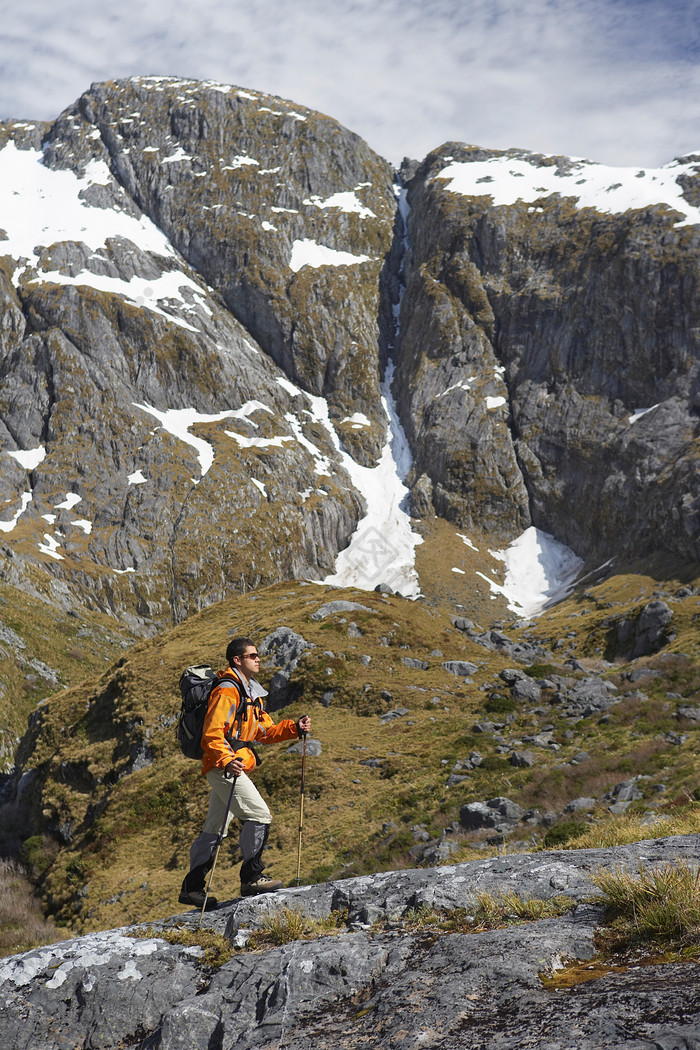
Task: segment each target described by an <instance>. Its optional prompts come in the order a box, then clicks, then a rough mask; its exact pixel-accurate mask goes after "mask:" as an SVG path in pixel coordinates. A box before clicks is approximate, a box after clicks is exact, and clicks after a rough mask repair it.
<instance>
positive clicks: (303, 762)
mask: <svg viewBox="0 0 700 1050" xmlns="http://www.w3.org/2000/svg"><path fill="white" fill-rule="evenodd" d="M301 740H302V743H301V794H300V796H299V845H298V847H297V877H296V879H295V880H294V881H295V882H296V884H297V886H298V885H299V884H300V882H301V878H300V876H299V872H300V871H301V831H302V828H303V827H304V776H305V772H306V733H304V732H302V734H301Z"/></svg>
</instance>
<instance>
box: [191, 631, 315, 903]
mask: <svg viewBox="0 0 700 1050" xmlns="http://www.w3.org/2000/svg"><path fill="white" fill-rule="evenodd" d="M226 659H227V661H228V667H227V668H226V670H225V671H223V672H221V673H220V674H219V675H218V676H217V677H218V682H217V684H216V685H215V687H214V688H213V689H212V692H211V696H210V698H209V703H208V707H207V713H206V717H205V719H204V728H203V730H202V739H201V746H202V752H203V758H202V775H203V776H205V777H206V778H207V780H208V782H209V786H210V787H211V796H210V798H209V810H208V813H207V818H206V820H205V822H204V826H203V828H202V831H201V833H200V834H199V835H198V836H197V838H196V839H195V840H194V842H193V843H192V847H191V849H190V870H189V872H188V873H187V875H186V876H185V880H184V882H183V884H182V890H181V891H180V898H179V899H180V903H181V904H189V905H191V906H192V907H195V908H204V906H205V905H206V908H207V910H208V909H210V908H214V907H216V903H217V902H216V898H215V897H211V896H208V892H207V891H206V890H205V881H206V876H207V873H208V872H209V871H210V870H211V868H212V866H213V864H214V858H215V854H216V850H217V845H218V844H219V843H220V841H221V838H222V837H223V836H225V835H226V833H227V831H228V826H229V824H230V822H231V820H232V819H233V818H234V817H236V818H237V819H238V820H240V821H241V824H242V827H241V834H240V848H241V853H242V854H243V863H242V865H241V894H242V896H251V895H253V894H256V893H269V892H270V891H272V890H277V889H279V888H280V887H281V885H282V883H281V882H280V881H279V880H277V879H271V878H268V876H266V875H263V868H264V867H265V865H264V864H263V862H262V852H263V849H264V848H265V843H266V842H267V838H268V835H269V831H270V822H271V820H272V817H271V814H270V810H269V808H268V806H267V803H266V802H265V801H264V799H263V798H262V796H261V795H260V792H259V791H258V789H257V788H256V787H255V785H254V784H253V781H252V780H251V778H250V775H249V774H251V773H252V772H253V770H254V769H255V767H256V765H257V764H258V761H259V760H258V757H257V755H256V753H255V750H254V744H255V743H262V744H274V743H278V742H280V741H282V740H292V739H296V738H297V737H301V736H302V735H303V734H306V733H308V731H309V729H310V727H311V720H310V718H309V716H308V715H304V716H303V717H302V718H300V719H299V721H298V722H294V721H293V720H292V719H291V718H285V719H282V720H281V721H280V722H278V723H275V722H274V721H273V720H272V718H271V717H270V715H269V714H268V713H267V711H265V708H264V706H263V697H265V696H267V691H266V690H265V689H263V688H262V686H261V685H260V683H259V682H258V681H256V679H255V678H254V675H255V674H256V673H257V671H258V668H259V666H260V657H259V656H258V653H257V649H256V646H255V643H254V642H252V641H251V640H250V638H234V639H232V641H231V642H229V644H228V647H227V649H226ZM234 779H235V788H234V790H232V786H233V785H232V782H233V781H234Z"/></svg>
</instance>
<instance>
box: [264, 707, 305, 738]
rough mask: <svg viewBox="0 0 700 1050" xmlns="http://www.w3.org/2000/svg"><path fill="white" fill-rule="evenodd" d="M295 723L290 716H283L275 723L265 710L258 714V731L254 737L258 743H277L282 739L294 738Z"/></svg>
mask: <svg viewBox="0 0 700 1050" xmlns="http://www.w3.org/2000/svg"><path fill="white" fill-rule="evenodd" d="M297 737H298V733H297V724H296V722H295V721H294V719H292V718H283V719H282V720H281V721H280V722H277V723H275V722H274V721H273V720H272V718H271V717H270V715H268V713H267V711H261V713H260V714H259V715H258V731H257V733H256V734H255V739H256V741H257V742H258V743H260V744H279V743H280V742H281V741H282V740H296V739H297Z"/></svg>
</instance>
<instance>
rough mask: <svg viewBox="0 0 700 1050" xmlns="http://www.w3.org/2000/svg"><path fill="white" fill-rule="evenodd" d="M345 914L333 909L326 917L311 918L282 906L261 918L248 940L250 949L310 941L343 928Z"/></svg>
mask: <svg viewBox="0 0 700 1050" xmlns="http://www.w3.org/2000/svg"><path fill="white" fill-rule="evenodd" d="M346 920H347V915H346V914H345V913H343V912H338V911H333V912H331V914H330V915H329V916H328V917H327V918H323V919H312V918H310V917H309V916H308V915H305V914H304V913H303V912H302V911H300V910H299V909H298V908H282V909H281V911H278V912H277V913H276V914H274V915H268V916H266V917H265V919H263V922H262V927H261V929H259V930H255V931H254V932H253V933H252V934H251V936H250V939H249V941H248V945H247V947H248V948H249V949H251V950H256V949H266V948H275V947H277V946H278V945H281V944H290V943H291V942H292V941H311V940H315V939H316V938H317V937H325V936H327V935H328V934H334V933H339V932H340V931H341V930H344V929H345V925H346Z"/></svg>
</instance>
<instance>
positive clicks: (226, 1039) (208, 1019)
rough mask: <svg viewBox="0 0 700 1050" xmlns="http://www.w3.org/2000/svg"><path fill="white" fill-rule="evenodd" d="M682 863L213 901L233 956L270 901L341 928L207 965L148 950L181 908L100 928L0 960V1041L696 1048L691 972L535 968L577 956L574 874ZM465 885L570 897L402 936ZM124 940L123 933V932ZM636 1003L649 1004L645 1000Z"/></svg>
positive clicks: (655, 858) (538, 857)
mask: <svg viewBox="0 0 700 1050" xmlns="http://www.w3.org/2000/svg"><path fill="white" fill-rule="evenodd" d="M680 859H683V860H685V861H687V862H689V863H695V864H696V863H697V862H698V860H700V852H699V850H698V844H697V836H688V837H686V838H673V839H666V840H654V841H648V842H641V843H637V844H634V845H631V846H625V847H619V848H618V849H608V850H586V851H578V852H576V851H569V852H559V853H540V854H531V855H522V856H517V857H505V856H504V857H499V858H496V859H494V860H490V861H474V862H470V863H466V864H459V865H455V866H451V867H444V868H436V869H429V870H421V871H402V872H388V873H386V874H383V875H374V876H366V877H363V878H359V879H347V880H343V881H341V882H336V883H332V884H323V885H319V886H309V887H301V888H299V889H296V890H284V891H281V892H280V893H278V894H275V895H274V896H272V895H270V896H267V897H261V898H256V899H248V900H241V901H238V902H229V903H227V904H225V905H223V906H220V907H219V909H218V910H217V911H215V912H212V913H208V914H207V915H206V916H205V920H204V922H205V926H206V927H207V928H212V929H214V930H218V931H220V932H225V934H226V936H227V937H228V938H229V939H230V940H231V941H232V942H233V943H236V944H239V945H241V946H244V945H245V943H246V939H247V936H248V933H249V931H251V930H253V929H255V928H257V927H259V926H260V925H261V924H262V922H263V921H264V920H265V918H266V917H269V916H271V915H273V914H274V913H275V912H278V911H280V910H283V909H285V908H287V909H289V908H291V909H294V910H296V911H300V912H302V913H304V914H306V915H309V916H311V917H316V918H318V917H322V916H327V915H329V914H330V913H331V911H340V912H343V913H344V914H345V916H346V919H345V922H346V930H345V931H343V932H340V933H339V934H338V935H337V936H326V937H321V938H320V939H318V940H315V941H295V942H293V943H291V944H287V945H284V946H283V947H280V948H274V949H271V950H268V951H266V952H264V953H262V954H260V953H248V952H245V951H242V952H238V953H237V954H235V955H234V957H233V958H232V959H230V961H229V962H226V963H224V964H223V965H222V966H221V967H220V968H218V969H212V968H211V967H210V966H208V965H207V964H206V962H205V960H204V959H203V956H202V950H201V949H200V948H198V947H183V946H181V945H177V944H170V943H166V941H165V940H163V939H162V938H161V937H159V933H160V932H161V931H160V930H159V928H158V927H159V925H160V926H161V929H162V928H164V927H172V926H178V925H179V926H184V927H185V928H186V929H187V928H190V927H192V926H195V925H196V924H197V922H198V919H199V914H198V913H195V912H191V913H188V914H187V915H185V916H180V917H178V918H177V919H174V920H169V921H168V922H166V923H163V924H155V925H154V926H152V927H150V928H149V929H148V930H142V931H137V930H134V929H128V930H127V929H124V930H113V931H108V932H106V933H96V934H90V935H89V936H86V937H82V938H76V939H74V940H71V941H66V942H63V943H61V944H57V945H53V946H50V947H47V948H39V949H35V950H34V951H31V952H27V953H25V954H24V955H21V956H14V957H12V958H9V959H6V960H3V961H2V962H0V982H1V987H2V1007H1V1008H0V1033H1V1034H2V1040H3V1045H7V1046H13V1047H15V1048H17V1050H23V1048H26V1050H30V1048H31V1050H36V1048H38V1047H41V1048H42V1050H53V1048H56V1050H58V1048H59V1047H63V1046H65V1045H71V1046H88V1045H89V1046H91V1047H93V1048H95V1050H98V1048H105V1050H106V1048H111V1047H114V1046H117V1045H120V1046H122V1045H123V1046H130V1047H134V1048H137V1047H138V1048H140V1050H159V1048H163V1050H164V1048H166V1047H167V1048H168V1050H185V1048H187V1050H196V1048H198V1047H201V1048H202V1050H205V1048H208V1047H212V1046H229V1047H235V1048H237V1050H247V1048H252V1047H256V1046H261V1045H265V1046H267V1045H275V1046H277V1045H284V1046H285V1047H290V1048H291V1047H294V1048H296V1047H298V1048H299V1050H301V1048H302V1047H304V1046H308V1045H309V1043H310V1042H313V1041H318V1040H319V1039H322V1041H323V1042H324V1044H325V1045H333V1046H338V1047H345V1046H347V1047H358V1046H373V1047H390V1046H395V1045H396V1044H397V1042H398V1041H399V1040H400V1041H401V1042H402V1043H404V1044H405V1045H408V1046H415V1047H418V1046H420V1047H435V1048H438V1047H440V1048H443V1050H447V1048H449V1050H457V1048H458V1047H464V1046H466V1045H470V1046H477V1045H478V1046H482V1045H483V1046H485V1045H492V1044H493V1045H498V1046H504V1047H508V1048H513V1050H516V1048H517V1050H520V1048H522V1050H524V1048H527V1047H537V1046H542V1045H543V1043H542V1040H543V1039H544V1038H546V1040H547V1045H548V1046H551V1047H553V1048H562V1050H563V1048H564V1047H567V1048H571V1050H597V1048H598V1047H600V1046H603V1045H606V1046H613V1045H614V1046H615V1047H619V1048H620V1050H639V1048H640V1047H652V1046H659V1045H663V1046H687V1047H693V1046H696V1045H697V1030H698V1023H699V1013H700V1000H699V999H698V995H697V993H696V992H695V991H694V990H693V989H694V988H695V987H696V985H697V971H698V967H697V965H696V964H695V963H688V964H685V965H672V966H663V965H658V964H656V965H649V966H645V967H635V968H632V969H630V970H627V971H624V970H623V971H622V972H616V973H607V974H606V972H605V968H604V967H603V968H602V971H601V972H602V973H603V976H600V977H599V978H598V979H597V980H591V981H587V982H586V983H584V984H580V985H574V986H573V987H572V988H570V989H569V990H567V991H565V992H562V991H555V990H552V989H550V988H548V987H546V985H545V984H544V983H543V980H542V978H543V976H547V975H548V974H549V975H551V974H552V973H554V972H556V971H557V970H558V969H560V968H561V967H562V966H563V965H564V963H565V961H569V962H570V961H575V960H578V961H581V962H586V961H589V960H591V959H592V958H593V956H594V955H595V945H594V934H595V930H596V927H597V926H598V925H599V924H600V923H601V922H602V919H603V913H602V909H601V908H600V907H596V906H593V905H591V904H590V903H588V898H589V896H590V894H591V893H592V892H593V890H594V887H593V884H592V883H591V881H590V875H591V874H592V873H593V872H594V871H596V870H598V869H601V868H603V869H611V868H616V867H618V866H620V865H624V866H626V867H627V868H628V869H629V870H632V871H633V870H634V869H635V868H636V867H637V866H638V865H639V864H640V863H643V864H646V865H654V864H657V863H664V862H668V861H674V862H675V861H678V860H680ZM477 892H481V893H490V894H492V895H496V894H499V893H509V892H515V893H518V894H520V895H521V896H522V897H524V898H525V897H535V898H538V899H549V898H552V897H555V896H558V897H563V898H566V897H568V898H570V901H571V906H572V910H570V911H569V912H567V913H566V914H564V915H563V916H561V917H559V918H553V919H544V920H540V921H537V922H532V923H528V924H525V925H519V926H511V927H509V928H507V929H501V930H494V931H490V932H475V933H438V932H437V931H436V930H434V929H433V930H432V931H431V930H430V929H425V930H424V931H422V932H421V931H418V932H416V931H414V932H409V931H408V930H407V929H405V928H404V920H405V919H406V917H407V916H409V915H410V914H411V913H413V914H415V912H416V909H420V908H422V907H424V908H429V909H436V910H441V909H442V910H447V911H450V910H453V909H455V908H466V909H469V907H470V906H472V905H473V904H474V901H475V894H476V893H477ZM134 934H137V936H136V938H134V936H133V935H134ZM651 1003H653V1007H654V1008H653V1010H651V1009H650V1004H651Z"/></svg>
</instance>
